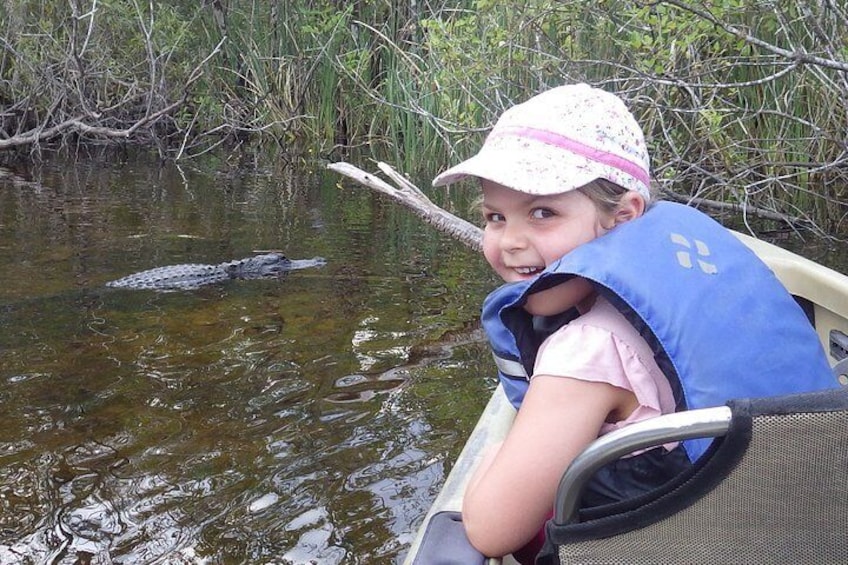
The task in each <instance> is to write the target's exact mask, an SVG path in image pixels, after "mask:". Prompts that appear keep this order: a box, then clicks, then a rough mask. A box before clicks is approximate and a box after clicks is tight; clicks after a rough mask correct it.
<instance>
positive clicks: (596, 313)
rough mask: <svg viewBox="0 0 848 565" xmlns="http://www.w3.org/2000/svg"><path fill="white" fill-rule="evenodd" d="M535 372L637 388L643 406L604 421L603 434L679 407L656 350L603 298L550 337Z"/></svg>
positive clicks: (635, 389)
mask: <svg viewBox="0 0 848 565" xmlns="http://www.w3.org/2000/svg"><path fill="white" fill-rule="evenodd" d="M536 375H551V376H556V377H571V378H574V379H580V380H585V381H593V382H602V383H609V384H611V385H614V386H617V387H620V388H623V389H625V390H629V391H630V392H632V393H633V394H634V395H635V396H636V400H637V401H638V402H639V407H638V408H636V410H634V411H633V413H631V414H630V415H629V416H628V417H627V418H626V419H625V420H622V421H619V422H615V423H612V424H611V423H605V424H604V425H603V427H602V428H601V435H604V434H606V433H609V432H611V431H612V430H614V429H617V428H621V427H624V426H626V425H628V424H632V423H633V422H638V421H641V420H646V419H648V418H653V417H655V416H659V415H660V414H669V413H671V412H674V409H675V403H674V396H673V395H672V392H671V386H670V385H669V384H668V379H666V377H665V375H663V373H662V371H660V368H659V367H658V366H657V363H656V361H654V355H653V353H652V352H651V348H650V347H649V346H648V344H647V342H645V340H644V338H642V336H641V335H639V332H638V331H636V329H635V328H634V327H633V326H632V325H631V324H630V323H629V322H628V321H627V320H626V319H625V318H624V316H622V314H621V313H620V312H619V311H618V310H616V309H615V307H614V306H613V305H612V304H610V303H609V302H608V301H607V300H606V299H605V298H603V297H601V296H599V297H598V298H597V300H596V301H595V304H594V306H592V309H591V310H589V311H588V312H587V313H585V314H583V315H582V316H580V317H579V318H577V319H575V320H573V321H571V322H570V323H568V324H567V325H565V326H563V327H562V328H560V329H559V330H557V331H556V332H554V333H553V334H552V335H551V336H550V337H548V339H546V340H545V342H544V343H543V344H542V346H541V347H540V348H539V352H538V354H537V356H536V366H535V367H534V370H533V376H536ZM666 447H673V446H666Z"/></svg>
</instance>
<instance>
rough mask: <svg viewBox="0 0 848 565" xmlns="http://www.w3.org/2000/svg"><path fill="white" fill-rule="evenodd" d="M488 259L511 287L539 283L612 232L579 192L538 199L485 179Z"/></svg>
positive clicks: (591, 204) (593, 206) (484, 212)
mask: <svg viewBox="0 0 848 565" xmlns="http://www.w3.org/2000/svg"><path fill="white" fill-rule="evenodd" d="M481 185H482V187H483V218H484V219H485V221H486V227H485V230H484V232H483V255H484V256H485V257H486V260H487V261H488V262H489V264H490V265H491V266H492V268H493V269H494V270H495V272H496V273H497V274H498V275H500V276H501V278H502V279H503V280H504V281H506V282H517V281H520V280H524V279H529V278H533V277H534V276H536V275H537V274H539V273H540V272H541V271H542V270H543V269H544V268H545V267H547V266H548V265H550V264H551V263H552V262H553V261H556V260H557V259H559V258H560V257H562V256H563V255H565V254H566V253H568V252H570V251H571V250H573V249H575V248H576V247H578V246H579V245H582V244H584V243H587V242H589V241H592V240H593V239H595V238H596V237H598V236H600V235H603V234H604V233H606V232H607V231H608V230H607V229H606V228H605V227H604V226H605V225H612V218H607V217H604V216H602V214H601V213H600V212H599V211H598V209H597V207H596V206H595V204H594V203H593V202H592V201H591V200H590V199H589V197H588V196H586V195H585V194H583V193H582V192H579V191H577V190H572V191H570V192H566V193H563V194H553V195H548V196H537V195H532V194H525V193H523V192H517V191H515V190H512V189H510V188H507V187H505V186H503V185H500V184H497V183H494V182H492V181H488V180H485V179H481Z"/></svg>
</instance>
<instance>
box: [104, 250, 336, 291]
mask: <svg viewBox="0 0 848 565" xmlns="http://www.w3.org/2000/svg"><path fill="white" fill-rule="evenodd" d="M325 263H326V261H325V260H324V259H323V258H322V257H313V258H312V259H299V260H298V259H288V258H286V257H285V256H284V255H282V254H280V253H265V254H263V255H254V256H253V257H247V258H245V259H239V260H237V261H227V262H226V263H219V264H217V265H204V264H200V263H186V264H182V265H169V266H167V267H158V268H156V269H150V270H147V271H142V272H140V273H135V274H132V275H129V276H126V277H123V278H120V279H118V280H114V281H110V282H108V283H106V286H109V287H113V288H130V289H149V290H192V289H195V288H198V287H201V286H206V285H210V284H215V283H219V282H224V281H228V280H230V279H262V278H273V277H281V276H283V275H285V274H286V273H288V272H289V271H292V270H295V269H306V268H309V267H320V266H322V265H324V264H325Z"/></svg>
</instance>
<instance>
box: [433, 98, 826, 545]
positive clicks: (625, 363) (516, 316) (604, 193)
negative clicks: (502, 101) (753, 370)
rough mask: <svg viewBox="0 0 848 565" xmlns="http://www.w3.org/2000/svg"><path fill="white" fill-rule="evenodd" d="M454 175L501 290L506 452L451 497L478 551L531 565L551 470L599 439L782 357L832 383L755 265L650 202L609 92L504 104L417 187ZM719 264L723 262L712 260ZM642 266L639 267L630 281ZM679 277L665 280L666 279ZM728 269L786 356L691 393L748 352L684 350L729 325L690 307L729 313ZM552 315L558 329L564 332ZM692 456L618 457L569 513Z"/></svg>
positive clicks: (708, 231) (722, 238)
mask: <svg viewBox="0 0 848 565" xmlns="http://www.w3.org/2000/svg"><path fill="white" fill-rule="evenodd" d="M466 177H476V178H478V179H479V182H480V185H481V188H482V192H483V206H482V207H483V215H484V218H485V224H486V225H485V231H484V236H483V252H484V255H485V258H486V260H487V261H488V263H489V264H490V265H491V267H492V268H493V269H494V270H495V272H496V273H497V274H498V275H500V276H501V278H502V279H503V280H504V281H505V282H507V283H510V284H507V285H505V286H503V287H501V288H500V289H498V290H497V291H495V292H493V293H492V295H490V297H489V298H487V301H486V304H485V305H484V326H485V327H486V330H487V333H488V334H489V338H490V341H491V342H492V345H493V349H494V350H495V355H496V358H498V357H500V358H501V359H500V362H499V369H500V372H501V375H500V376H501V381H502V383H503V384H504V388H505V390H506V392H507V395H508V396H509V397H510V400H511V401H512V402H513V404H514V405H516V407H518V408H519V410H518V414H517V416H516V419H515V422H514V425H513V426H512V428H511V430H510V432H509V434H508V435H507V437H506V439H505V441H504V442H503V444H502V445H500V446H499V447H498V448H497V449H496V450H495V451H494V452H493V453H491V454H490V455H489V456H488V457H487V458H486V459H485V460H484V461H483V462H482V463H481V465H480V467H479V468H478V469H477V470H476V472H475V474H474V476H473V477H472V479H471V482H470V484H469V486H468V489H467V491H466V493H465V496H464V503H463V510H462V516H463V523H464V525H465V528H466V532H467V534H468V537H469V540H470V541H471V543H472V544H473V545H474V546H475V547H476V548H477V549H478V550H479V551H481V552H482V553H484V554H485V555H489V556H502V555H506V554H509V553H514V554H515V555H516V557H519V558H520V559H524V558H526V559H528V560H532V558H533V556H534V554H535V551H536V549H538V547H536V546H534V545H533V544H532V543H530V544H529V545H528V543H529V542H531V541H532V540H534V538H537V535H538V534H539V532H540V530H541V528H542V526H543V525H544V523H545V521H546V519H547V518H548V517H549V516H550V514H551V509H552V503H553V500H554V497H555V492H556V488H557V485H558V483H559V480H560V478H561V476H562V474H563V472H564V471H565V469H566V467H567V466H568V465H569V464H570V462H571V461H572V460H573V459H574V457H575V456H577V455H578V454H579V453H580V452H581V451H582V450H583V449H584V448H585V447H586V446H588V445H589V443H591V442H592V441H593V440H594V439H596V438H597V437H598V436H599V435H602V434H604V433H607V432H608V431H610V430H612V429H615V428H617V427H621V426H624V425H627V424H630V423H632V422H636V421H639V420H644V419H646V418H652V417H655V416H657V415H660V414H665V413H669V412H674V411H675V410H680V409H686V408H693V407H700V406H701V405H705V404H706V405H709V404H711V403H712V404H713V405H715V404H721V403H723V402H724V401H725V400H726V399H727V398H731V397H735V396H736V395H739V394H741V395H743V396H744V395H749V396H757V395H762V393H763V391H765V392H766V393H769V392H774V393H775V394H778V393H783V392H784V391H787V390H792V389H793V387H795V388H798V385H796V384H793V383H792V382H790V379H786V382H781V383H775V381H780V380H781V379H780V378H775V377H774V375H775V374H780V373H779V372H778V373H775V372H773V371H786V370H788V371H789V372H790V374H791V372H792V371H795V369H796V366H795V365H792V364H793V363H796V361H793V360H792V358H793V357H794V356H796V355H802V356H804V359H806V360H807V362H806V364H805V365H804V371H805V372H806V373H808V374H809V375H810V379H809V381H808V382H806V383H805V384H804V385H802V386H801V387H800V388H804V389H806V388H809V389H811V390H812V389H815V388H828V387H831V386H835V379H833V377H832V376H831V375H830V371H829V366H828V364H827V361H826V359H825V358H824V355H823V352H822V350H821V346H820V344H819V342H818V339H817V337H816V336H815V334H814V332H812V330H811V328H810V326H809V323H807V320H806V318H804V315H803V313H802V312H801V311H800V308H798V307H797V306H796V305H795V304H794V302H793V301H792V299H791V298H789V297H788V295H786V293H785V291H781V290H778V289H777V287H780V285H779V283H776V282H771V281H770V280H769V279H768V277H769V276H770V275H769V274H768V273H767V272H761V271H760V270H758V269H760V267H759V266H757V267H756V268H754V271H751V270H750V269H749V268H748V265H747V262H748V261H749V260H750V261H752V262H754V261H755V260H754V259H751V257H749V256H748V255H746V254H745V251H744V250H740V249H737V248H739V247H742V246H741V244H739V243H738V242H736V241H735V238H733V236H730V235H728V234H727V232H726V230H724V229H722V228H720V227H713V225H712V223H710V222H712V221H711V220H708V219H706V218H705V217H703V218H702V216H703V215H700V214H699V213H697V212H695V211H694V210H691V209H688V208H686V207H684V206H678V205H674V204H668V203H666V204H656V205H653V206H651V193H650V190H649V182H650V180H649V159H648V153H647V149H646V146H645V141H644V137H643V134H642V131H641V129H640V128H639V126H638V124H637V123H636V121H635V119H634V117H633V116H632V115H631V114H630V112H629V111H628V110H627V108H626V107H625V105H624V103H623V102H622V101H621V100H620V99H619V98H617V97H616V96H614V95H612V94H610V93H607V92H604V91H602V90H599V89H596V88H592V87H589V86H587V85H585V84H578V85H570V86H562V87H558V88H554V89H552V90H549V91H547V92H544V93H542V94H539V95H537V96H535V97H533V98H531V99H530V100H528V101H527V102H525V103H523V104H519V105H517V106H514V107H513V108H511V109H509V110H507V111H506V112H505V113H504V114H503V115H502V116H501V118H500V119H499V120H498V122H497V124H496V125H495V127H494V128H493V130H492V132H491V133H490V135H489V136H488V137H487V139H486V141H485V143H484V145H483V147H482V149H481V150H480V152H479V153H478V154H477V155H475V156H474V157H472V158H470V159H469V160H467V161H465V162H463V163H461V164H459V165H457V166H455V167H453V168H451V169H449V170H448V171H446V172H444V173H442V174H441V175H439V176H438V177H437V178H436V179H435V180H434V181H433V184H434V185H436V186H439V185H444V184H448V183H452V182H455V181H458V180H461V179H463V178H466ZM649 207H650V211H648V209H649ZM655 208H656V211H654V209H655ZM683 209H685V210H683ZM690 214H696V215H697V217H690ZM649 218H653V220H651V221H649V220H648V219H649ZM702 224H703V225H702ZM631 226H632V227H631ZM666 226H671V227H669V228H666ZM715 226H717V224H715ZM690 228H691V230H694V231H690ZM666 229H668V230H669V231H665V230H666ZM678 232H679V233H678ZM619 234H621V235H619ZM687 246H688V247H687ZM667 248H668V249H667ZM711 253H712V255H711ZM654 255H656V257H655V256H654ZM660 255H661V256H660ZM730 255H732V256H733V261H730V262H729V263H724V262H718V261H717V259H723V258H724V257H726V256H730ZM737 257H742V259H739V260H737ZM654 263H656V264H657V265H658V266H657V267H654V266H653V265H654ZM737 265H738V267H737ZM698 269H700V272H699V271H698ZM643 270H645V271H646V272H649V273H653V274H648V275H646V276H645V277H642V276H641V275H642V271H643ZM654 271H657V273H654ZM678 271H680V273H679V276H680V277H684V278H685V280H683V279H681V280H682V282H675V279H674V277H676V276H678ZM737 271H738V272H740V273H742V274H741V275H739V277H738V278H739V279H741V280H747V279H749V278H751V277H753V278H754V279H756V280H757V281H758V282H757V285H756V288H750V289H749V288H748V287H746V286H744V285H743V286H742V287H739V289H737V288H734V293H736V292H737V290H738V292H741V293H743V294H744V293H748V294H750V295H755V294H756V293H765V294H768V295H770V294H774V295H775V296H777V298H776V299H775V300H776V302H777V303H778V307H779V308H780V309H782V310H780V311H781V314H780V317H781V319H782V320H786V322H785V323H784V322H779V323H781V324H784V325H785V326H787V328H788V330H787V331H785V332H784V331H783V329H786V328H781V330H779V331H781V332H782V333H781V335H782V336H783V337H781V339H784V340H785V342H786V343H783V342H781V345H780V347H781V348H782V347H789V348H793V347H797V348H800V349H793V351H792V352H787V353H786V354H785V355H784V357H785V358H786V363H785V364H783V365H781V364H780V363H783V361H782V360H781V361H780V362H779V363H778V365H773V364H771V365H769V366H768V368H767V370H764V372H765V373H766V374H768V375H770V378H769V379H768V380H767V379H766V378H765V377H764V376H760V375H758V376H757V378H754V379H748V381H751V384H750V386H748V384H745V385H744V386H741V387H737V386H736V381H739V380H740V378H738V377H737V376H736V374H735V373H733V374H732V375H730V374H729V373H728V377H727V380H721V379H723V378H724V377H721V378H720V379H718V380H717V381H716V382H717V383H718V385H717V386H716V387H715V388H717V389H718V392H715V393H712V392H707V393H701V392H699V391H700V389H701V388H703V387H701V386H700V385H701V384H702V382H703V381H705V380H707V379H710V378H713V377H712V376H711V375H712V374H713V373H714V372H716V371H719V372H720V374H722V375H723V374H724V373H727V371H726V368H727V366H728V365H729V364H732V363H733V362H741V363H742V365H743V367H745V366H747V367H750V366H751V363H752V362H753V360H751V359H746V358H745V356H748V352H747V349H750V348H747V349H746V347H747V346H744V347H743V348H742V349H739V350H738V351H737V350H735V349H733V347H732V346H729V349H728V348H725V350H724V351H722V353H724V354H725V355H729V356H730V358H731V361H729V362H725V361H720V363H721V365H720V366H717V365H711V364H710V363H712V362H713V361H709V362H706V363H705V362H704V359H703V358H708V357H710V356H709V355H707V353H706V352H704V354H703V355H702V357H703V358H698V359H695V360H693V361H690V359H689V357H690V349H689V346H690V345H692V344H697V345H696V346H695V347H696V349H697V348H702V349H703V348H709V347H711V346H712V345H713V344H714V343H715V340H717V339H721V336H723V335H725V334H726V333H727V327H723V324H725V325H727V324H731V323H736V321H737V320H738V314H739V313H738V312H735V313H732V312H727V313H726V315H725V314H724V313H718V314H717V316H718V321H717V322H716V323H715V324H713V323H712V322H710V323H708V324H703V323H700V321H696V320H694V317H695V314H696V313H698V312H699V310H700V308H701V307H702V306H703V305H704V303H703V302H702V301H703V300H707V301H708V302H707V303H706V306H707V308H712V307H711V306H710V305H709V304H711V303H710V302H709V301H710V300H715V301H716V302H717V303H718V304H725V303H726V304H732V305H737V301H735V299H733V298H732V297H728V296H726V295H725V294H726V293H725V294H722V293H720V292H719V291H717V290H716V288H719V289H720V288H722V287H717V286H716V285H727V282H725V281H726V277H727V276H734V275H733V273H736V272H737ZM766 271H767V269H766ZM728 274H730V275H728ZM772 278H773V277H772ZM763 281H765V282H763ZM775 281H776V279H775ZM733 284H734V286H738V285H736V283H735V282H734V283H733ZM763 285H765V286H763ZM631 286H632V287H633V289H635V290H633V289H631V288H630V287H631ZM618 287H623V290H619V289H618ZM763 288H766V289H768V290H765V291H764V290H762V289H763ZM780 288H782V287H780ZM654 292H656V297H655V300H650V298H652V297H653V294H652V293H654ZM781 293H782V294H781ZM678 294H680V295H681V296H679V297H678V296H677V295H678ZM690 295H691V296H690ZM784 295H785V296H784ZM646 296H647V299H646ZM784 298H786V299H788V302H787V300H784ZM790 303H791V304H790ZM653 304H659V306H657V307H655V306H653ZM718 308H719V307H715V308H714V309H718ZM746 308H747V306H746ZM772 308H774V305H773V304H768V305H765V306H764V307H763V312H762V313H761V314H760V313H758V310H757V309H756V308H755V310H757V311H755V312H753V314H752V315H753V316H754V317H755V318H758V321H757V322H754V324H755V325H756V324H759V325H756V327H754V328H753V329H752V331H759V328H761V327H769V324H771V325H772V326H773V324H774V319H773V318H771V316H772V315H774V311H773V310H771V309H772ZM767 310H771V311H770V312H766V311H767ZM784 310H785V311H786V312H784ZM563 313H565V318H567V319H568V320H570V321H568V323H566V324H565V325H562V324H563V315H562V314H563ZM701 318H703V316H701ZM760 318H762V320H761V321H760V320H759V319H760ZM714 325H716V327H715V328H714V327H713V326H714ZM637 328H638V329H637ZM666 328H668V329H666ZM678 337H679V340H678ZM678 341H679V342H680V344H678V343H677V342H678ZM722 347H725V346H724V345H722ZM516 348H517V350H516ZM712 353H713V355H712V357H713V358H714V357H720V355H716V354H715V352H712ZM734 357H735V358H734ZM810 360H812V361H810ZM756 361H757V362H760V360H759V359H757V360H756ZM768 363H771V358H769V360H768ZM661 365H662V368H661ZM702 365H703V368H701V367H702ZM790 365H791V366H790ZM810 367H812V368H810ZM525 370H526V373H527V374H528V375H531V377H530V378H529V383H528V382H527V380H525V377H523V375H522V373H523V372H524V371H525ZM796 374H797V372H796ZM741 380H744V379H741ZM748 381H745V382H746V383H747V382H748ZM795 381H797V379H795ZM765 382H768V384H765V385H763V384H762V383H765ZM693 383H694V384H693ZM760 385H762V386H760ZM707 388H710V387H707ZM702 452H703V448H697V449H695V448H692V449H688V450H684V449H682V447H681V446H673V445H672V446H664V447H662V448H658V449H656V450H651V451H650V452H647V453H643V454H640V455H636V456H634V457H632V458H631V460H630V461H627V460H622V462H620V463H616V464H614V465H612V466H610V467H609V468H608V469H605V470H604V471H605V472H604V473H602V474H601V475H599V477H597V478H596V480H595V484H594V486H593V488H592V489H590V492H589V494H588V495H587V496H586V497H584V504H585V505H596V504H605V503H609V502H616V501H620V500H623V499H626V498H629V497H631V496H634V495H636V494H640V493H643V492H646V491H648V490H651V489H653V488H655V487H656V486H657V485H659V484H662V483H663V482H664V481H666V480H667V479H668V478H669V477H671V476H674V475H675V474H676V473H679V472H680V471H681V470H683V469H685V468H686V467H687V466H689V465H690V461H692V460H694V459H695V458H696V457H697V456H699V455H700V453H702ZM693 454H694V455H693ZM525 546H526V547H525ZM521 548H524V550H523V552H522V551H521ZM516 552H517V553H516Z"/></svg>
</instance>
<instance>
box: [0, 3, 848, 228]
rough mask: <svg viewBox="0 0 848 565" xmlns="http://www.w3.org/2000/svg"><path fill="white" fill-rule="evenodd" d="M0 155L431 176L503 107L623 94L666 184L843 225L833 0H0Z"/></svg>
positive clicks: (844, 71) (839, 56) (847, 150)
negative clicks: (288, 153) (287, 151)
mask: <svg viewBox="0 0 848 565" xmlns="http://www.w3.org/2000/svg"><path fill="white" fill-rule="evenodd" d="M0 10H3V11H2V12H0V16H2V20H0V105H2V108H3V112H2V114H1V115H0V132H2V135H3V138H0V149H3V148H17V150H18V151H20V150H21V148H27V149H32V148H37V147H38V146H39V144H42V143H45V142H48V141H50V142H55V141H64V142H66V143H67V142H68V141H74V140H79V139H84V140H103V139H109V140H115V139H119V140H130V141H133V142H140V143H146V144H155V146H156V147H157V148H158V149H159V151H160V152H161V153H162V154H163V156H169V157H172V158H187V157H190V156H192V155H197V154H199V153H202V152H204V151H207V150H210V149H212V148H214V147H215V146H217V145H218V144H219V143H222V142H233V141H235V142H240V143H243V142H247V141H250V142H260V143H261V142H267V141H269V140H273V141H274V142H276V143H278V144H280V145H282V146H284V147H285V146H288V145H290V144H292V142H293V141H299V143H298V144H297V145H301V146H302V145H303V143H302V142H303V141H305V142H306V144H308V146H311V147H314V148H316V150H317V152H318V153H319V154H321V155H325V156H326V155H330V154H332V153H333V152H334V151H335V150H338V149H341V148H351V147H362V146H368V147H369V151H370V152H373V153H377V154H380V155H382V156H383V158H385V159H388V160H391V161H393V162H395V163H396V164H398V165H399V166H400V167H401V168H402V169H404V170H405V171H407V172H409V173H411V174H413V175H422V176H428V175H430V174H432V173H434V172H435V171H436V170H437V169H439V168H440V167H441V166H442V165H443V164H445V163H446V162H448V161H449V160H454V159H456V158H457V157H460V156H464V155H466V154H468V153H469V152H470V151H471V150H472V149H473V148H474V147H476V146H478V145H479V142H480V139H481V136H482V135H483V133H484V132H485V130H486V128H487V127H488V126H489V125H490V124H491V122H492V121H493V119H494V118H495V117H496V116H497V115H498V114H499V113H500V112H501V111H502V109H503V108H504V107H506V106H509V105H510V104H512V103H513V102H515V101H519V100H522V99H524V98H526V97H528V96H529V95H531V94H532V93H534V92H536V91H538V90H540V89H542V88H544V87H546V86H552V85H556V84H561V83H563V82H570V81H580V80H585V81H588V82H592V83H594V84H598V85H601V86H603V87H605V88H608V89H610V90H614V91H616V92H618V93H620V94H621V95H622V96H623V97H624V98H625V99H627V100H628V102H629V104H630V106H631V108H632V109H633V110H634V112H635V113H636V114H637V115H638V117H639V118H640V119H641V122H642V123H643V124H644V127H645V129H646V132H647V133H648V135H649V139H650V142H651V145H652V149H653V155H654V165H655V175H656V178H657V181H658V183H659V184H660V186H661V188H662V189H663V190H664V191H665V192H666V193H667V194H670V195H677V196H681V195H682V196H686V197H695V198H706V199H710V200H715V201H721V202H724V203H727V204H729V205H739V206H745V207H747V209H748V210H751V211H754V210H756V211H759V212H762V211H771V212H775V213H780V214H788V215H791V216H794V217H802V218H804V217H809V218H810V219H813V220H815V222H816V223H817V224H818V225H819V226H820V227H822V228H824V229H827V230H828V231H831V232H844V231H845V230H846V227H845V226H844V225H843V222H842V218H843V215H844V214H845V212H846V207H845V205H844V204H843V202H844V201H845V199H846V190H848V144H846V138H848V33H846V30H848V5H846V3H845V2H844V0H816V1H812V0H799V1H797V2H778V1H776V0H771V1H768V2H762V1H757V2H753V1H751V0H704V1H701V2H686V1H683V0H667V1H656V2H640V1H633V0H598V1H595V2H586V1H578V0H520V1H515V2H496V1H494V0H454V1H453V2H450V1H448V0H428V1H425V2H422V1H421V0H405V1H401V0H354V1H341V0H335V1H331V0H315V1H307V0H303V1H298V0H293V1H285V0H253V1H245V0H208V1H205V2H202V3H198V2H188V1H185V0H168V1H159V2H155V3H154V2H149V3H142V2H141V0H61V1H60V0H8V1H7V2H5V3H4V7H0Z"/></svg>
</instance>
